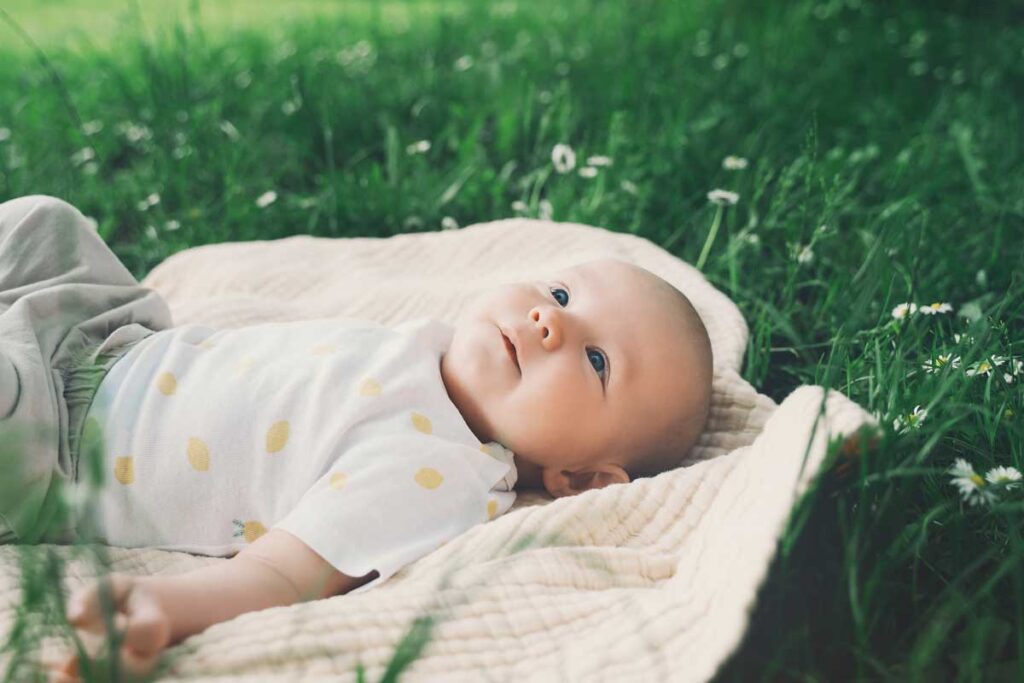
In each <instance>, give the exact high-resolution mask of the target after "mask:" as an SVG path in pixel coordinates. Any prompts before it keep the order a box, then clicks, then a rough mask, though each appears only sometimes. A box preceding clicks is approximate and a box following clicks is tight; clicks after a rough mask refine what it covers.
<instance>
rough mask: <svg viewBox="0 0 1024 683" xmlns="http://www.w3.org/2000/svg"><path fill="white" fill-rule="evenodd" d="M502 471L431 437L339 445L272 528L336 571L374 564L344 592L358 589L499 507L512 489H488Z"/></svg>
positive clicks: (507, 502)
mask: <svg viewBox="0 0 1024 683" xmlns="http://www.w3.org/2000/svg"><path fill="white" fill-rule="evenodd" d="M507 471H508V466H507V465H505V464H504V463H501V462H500V461H497V460H495V459H494V458H492V457H491V456H489V455H487V453H486V452H485V451H483V450H480V449H474V448H472V447H470V446H466V445H462V444H458V443H455V442H452V441H447V440H445V439H440V438H438V437H436V436H431V435H426V434H418V433H417V434H396V435H388V436H380V437H374V438H368V439H365V440H363V441H361V442H359V443H358V444H355V445H353V446H351V447H350V448H347V449H346V450H345V452H344V454H343V455H341V456H340V457H339V458H337V460H335V462H334V464H333V465H332V466H331V468H330V469H329V470H328V471H327V472H326V473H325V474H324V475H323V476H322V477H320V479H318V480H317V481H316V483H315V484H314V485H313V486H312V488H310V490H309V491H307V492H306V493H305V494H304V495H303V497H302V498H300V499H299V501H298V503H297V504H296V506H295V507H294V508H293V509H292V510H291V511H290V512H289V513H288V514H287V515H285V517H284V518H282V519H281V520H280V521H279V522H277V523H276V524H274V525H273V526H274V527H276V528H279V529H284V530H285V531H287V532H289V533H291V534H293V535H294V536H296V537H297V538H299V539H300V540H302V541H303V542H304V543H306V545H308V546H309V547H310V548H311V549H312V550H314V551H315V552H316V553H317V554H319V555H320V556H321V557H323V558H324V559H325V560H326V561H327V562H329V563H330V564H331V565H332V566H333V567H334V568H335V569H337V570H338V571H340V572H341V573H343V574H346V575H348V576H352V577H360V576H364V575H366V574H368V573H370V572H371V571H373V570H377V572H378V573H379V574H380V576H379V577H377V578H375V579H374V580H372V581H370V582H368V583H366V584H364V585H362V586H360V587H359V588H357V589H355V590H353V591H352V593H357V592H362V591H364V590H368V589H370V588H372V587H375V586H377V585H378V584H380V583H383V582H384V581H387V580H388V579H389V578H390V577H391V576H392V575H393V574H394V573H395V572H397V571H398V570H399V569H401V568H402V567H404V566H405V565H407V564H410V563H412V562H414V561H416V560H417V559H419V558H421V557H423V556H424V555H427V554H429V553H431V552H433V551H434V550H436V549H437V548H438V547H440V546H441V545H443V544H444V543H446V542H447V541H449V540H451V539H453V538H455V537H456V536H458V535H459V534H461V533H463V532H465V531H467V530H468V529H470V528H472V527H473V526H476V525H477V524H480V523H481V522H487V521H489V520H490V519H494V518H495V517H497V516H498V515H500V514H502V513H504V512H505V511H507V510H508V509H509V508H510V507H511V506H512V502H513V501H514V499H515V492H514V491H510V492H502V491H495V490H492V487H493V486H494V485H495V483H496V482H498V481H499V480H501V478H502V477H503V476H504V475H505V474H506V473H507Z"/></svg>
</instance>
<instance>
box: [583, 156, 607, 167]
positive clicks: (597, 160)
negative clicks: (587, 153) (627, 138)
mask: <svg viewBox="0 0 1024 683" xmlns="http://www.w3.org/2000/svg"><path fill="white" fill-rule="evenodd" d="M587 165H588V166H611V165H612V160H611V159H610V158H608V157H606V156H600V155H598V156H592V157H589V158H588V159H587Z"/></svg>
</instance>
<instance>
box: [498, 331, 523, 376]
mask: <svg viewBox="0 0 1024 683" xmlns="http://www.w3.org/2000/svg"><path fill="white" fill-rule="evenodd" d="M501 340H502V341H503V342H504V343H505V350H506V351H507V352H508V355H509V357H510V358H511V359H512V362H513V363H515V364H516V370H519V371H520V372H522V369H521V368H520V367H519V356H518V355H517V354H516V347H515V345H514V344H513V343H512V341H511V340H510V339H509V338H508V337H506V336H505V334H504V333H502V335H501Z"/></svg>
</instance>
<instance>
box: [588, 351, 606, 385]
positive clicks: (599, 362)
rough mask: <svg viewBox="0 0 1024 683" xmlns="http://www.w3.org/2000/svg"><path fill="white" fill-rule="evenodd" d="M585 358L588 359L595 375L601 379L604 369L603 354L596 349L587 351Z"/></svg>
mask: <svg viewBox="0 0 1024 683" xmlns="http://www.w3.org/2000/svg"><path fill="white" fill-rule="evenodd" d="M587 357H588V358H589V359H590V364H591V365H593V366H594V369H595V370H597V374H598V375H600V376H601V377H602V378H603V377H604V370H605V367H606V363H605V360H604V354H603V353H601V352H600V351H598V350H596V349H591V350H590V351H587ZM595 360H596V362H595Z"/></svg>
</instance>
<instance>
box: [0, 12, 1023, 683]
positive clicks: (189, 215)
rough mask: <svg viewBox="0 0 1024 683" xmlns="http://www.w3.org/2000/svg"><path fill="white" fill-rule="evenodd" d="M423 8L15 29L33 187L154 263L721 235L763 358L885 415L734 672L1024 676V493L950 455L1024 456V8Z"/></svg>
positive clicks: (684, 245) (801, 542) (728, 285)
mask: <svg viewBox="0 0 1024 683" xmlns="http://www.w3.org/2000/svg"><path fill="white" fill-rule="evenodd" d="M407 6H408V9H409V16H410V18H411V19H410V21H409V22H408V24H405V23H396V22H394V21H391V20H388V19H386V18H381V17H380V16H379V15H378V16H376V17H374V16H370V17H361V18H359V19H358V21H357V20H356V18H347V17H346V16H345V15H344V14H341V15H338V16H332V17H331V18H329V19H325V20H322V21H318V22H310V23H301V22H300V23H296V24H294V25H290V26H287V27H285V28H284V29H280V30H279V32H278V33H276V34H275V33H271V32H264V33H259V32H254V33H239V34H237V35H234V36H233V37H231V38H230V39H221V38H218V39H213V38H211V37H209V36H208V35H207V34H206V33H205V32H204V30H203V26H202V23H201V22H195V21H185V22H182V23H178V24H175V25H173V26H171V27H170V28H169V30H167V31H165V32H162V33H160V32H157V33H156V35H154V36H152V37H143V36H141V35H139V34H135V33H132V32H126V33H125V34H123V36H122V37H121V38H120V39H119V40H118V42H116V43H115V45H114V46H113V48H112V49H109V50H106V49H96V50H94V51H90V50H84V51H81V50H79V51H75V52H69V51H68V52H65V51H61V50H59V49H47V50H45V51H34V50H32V49H29V48H27V47H25V45H26V43H25V42H24V41H21V42H19V38H18V37H17V35H16V33H15V32H14V29H13V28H10V29H4V33H3V34H2V35H3V40H2V47H0V50H3V51H4V54H2V55H0V64H3V65H4V66H0V137H6V138H7V139H5V140H3V141H2V142H0V199H6V198H10V197H14V196H18V195H22V194H31V193H48V194H55V195H58V196H61V197H63V198H65V199H67V200H68V201H71V202H72V203H74V204H75V205H77V206H79V207H80V208H81V209H82V210H83V211H84V212H85V213H86V214H87V215H91V216H94V217H95V218H96V220H97V222H98V229H99V231H100V234H101V235H102V236H103V237H104V238H105V239H106V240H107V241H108V242H109V243H110V244H111V246H112V248H113V249H114V250H115V252H116V253H117V254H118V256H119V257H120V258H121V259H122V260H123V261H124V262H125V264H126V265H127V266H128V268H129V269H130V270H131V271H132V272H133V273H134V274H135V275H136V276H137V277H139V278H141V277H143V276H144V275H145V274H146V273H147V272H148V271H149V270H150V269H151V268H152V267H153V266H155V265H156V264H158V263H159V262H160V261H162V260H163V259H165V258H166V257H168V256H170V255H171V254H173V253H175V252H177V251H179V250H181V249H184V248H187V247H189V246H195V245H200V244H206V243H214V242H223V241H232V240H250V239H274V238H277V237H282V236H285V235H289V234H293V233H296V232H303V233H310V234H316V235H326V236H339V237H342V236H354V235H379V236H386V235H392V234H396V233H400V232H417V231H427V230H438V229H458V226H464V225H468V224H471V223H476V222H480V221H487V220H492V219H497V218H502V217H508V216H512V215H530V216H550V217H552V218H553V219H554V220H564V221H576V222H581V223H588V224H592V225H600V226H605V227H607V228H609V229H612V230H617V231H623V232H631V233H635V234H639V235H642V236H644V237H646V238H647V239H650V240H651V241H653V242H655V243H657V244H661V245H663V246H665V247H666V248H668V249H669V250H670V251H671V252H672V253H674V254H676V255H677V256H679V257H680V258H682V259H684V260H686V261H688V262H691V263H695V262H697V261H698V259H701V253H702V251H704V247H705V246H708V249H707V252H706V254H705V255H704V258H703V259H702V260H703V263H702V265H703V268H704V271H705V273H706V275H707V277H708V278H709V279H710V280H711V282H712V283H714V284H715V285H716V286H717V287H719V288H720V289H722V290H723V291H724V292H726V293H727V294H728V295H729V296H730V297H731V298H732V299H733V300H734V301H736V302H737V304H738V305H739V306H740V308H741V309H742V311H743V312H744V314H745V316H746V318H747V320H748V322H749V324H750V330H751V334H750V340H749V343H748V348H747V355H746V363H745V367H744V376H745V377H746V379H748V380H749V381H751V382H752V383H753V384H754V385H755V386H757V387H758V388H759V389H760V390H761V391H763V392H764V393H766V394H768V395H770V396H772V397H773V398H774V399H776V400H782V399H783V398H784V397H785V396H786V395H787V394H788V393H789V392H790V391H791V390H793V389H794V388H795V387H797V386H799V385H802V384H823V385H826V386H829V387H833V388H835V389H837V390H839V391H842V392H844V393H846V394H847V395H849V396H850V397H851V398H853V399H854V400H855V401H857V402H859V403H860V404H862V405H864V406H865V407H866V408H868V409H869V410H871V411H873V412H875V413H877V414H878V415H879V417H880V418H881V422H882V424H883V426H884V427H885V435H884V438H883V439H882V440H881V442H880V443H879V445H878V448H877V449H875V450H873V451H870V452H869V453H866V454H864V455H863V457H861V458H860V459H859V460H858V461H857V464H856V466H855V467H854V468H853V470H852V471H851V472H850V473H849V474H848V475H847V476H846V477H837V476H835V474H834V473H828V474H825V475H823V477H822V478H821V480H820V481H818V482H817V485H816V486H815V487H814V488H813V492H812V495H811V496H809V497H808V499H807V500H805V501H804V502H803V503H802V504H801V505H800V506H799V507H798V509H797V510H795V511H794V514H793V519H792V522H791V524H790V525H789V528H788V529H787V532H786V535H785V537H784V539H783V540H782V541H781V542H780V549H779V550H780V552H779V554H778V556H777V558H776V561H775V562H774V564H773V566H772V569H771V573H770V576H769V579H768V581H767V583H766V584H765V586H764V587H763V589H762V591H761V593H760V599H759V603H758V607H757V609H756V610H755V612H754V613H753V616H752V624H751V628H750V631H749V632H748V634H747V637H746V638H745V640H744V642H743V644H742V646H741V648H740V649H739V651H738V652H737V653H736V654H735V656H734V657H733V658H732V659H731V660H730V662H729V663H728V664H727V666H726V667H725V668H724V669H723V670H722V671H721V672H720V673H719V677H718V678H719V679H720V680H743V681H746V680H766V679H769V680H775V679H777V678H784V679H801V680H814V681H818V680H821V681H833V680H846V679H853V678H856V679H872V680H875V679H880V680H899V681H903V680H954V679H955V680H1020V679H1022V678H1024V549H1022V545H1021V534H1022V512H1024V496H1022V492H1021V489H1020V488H1017V489H1009V490H1007V489H999V490H997V491H996V494H997V498H996V500H995V502H994V503H992V504H984V505H979V506H973V505H968V504H967V503H966V502H964V500H963V499H962V498H961V497H960V495H959V493H958V490H957V489H956V488H955V487H954V486H952V485H951V478H950V475H949V474H948V473H947V470H948V468H949V467H950V466H951V465H952V464H953V463H954V461H955V460H956V459H957V458H964V459H966V460H968V461H969V462H970V463H972V464H973V466H974V467H975V469H976V470H977V471H978V472H979V473H981V474H984V473H985V472H987V471H989V470H990V469H991V468H993V467H996V466H1013V467H1016V468H1017V469H1018V470H1020V469H1024V452H1022V443H1024V439H1022V435H1024V429H1022V427H1021V424H1022V423H1021V417H1020V416H1021V415H1022V411H1024V405H1022V402H1024V401H1022V399H1024V394H1022V390H1021V384H1022V382H1024V372H1020V371H1018V372H1016V373H1015V371H1014V370H1015V368H1016V365H1015V364H1016V362H1017V361H1018V360H1019V359H1021V358H1022V357H1024V345H1022V343H1021V342H1022V334H1021V332H1022V329H1024V324H1022V314H1021V310H1022V302H1024V282H1022V272H1024V267H1022V266H1024V246H1022V245H1024V192H1022V190H1024V165H1022V155H1021V150H1022V149H1024V140H1022V129H1021V125H1020V122H1021V121H1024V111H1022V109H1024V102H1022V92H1024V59H1022V57H1024V28H1022V27H1021V25H1020V22H1019V16H1020V5H1019V4H1016V3H999V4H996V3H990V4H975V3H967V2H951V1H947V2H940V3H928V2H899V3H889V2H869V1H867V0H846V1H845V2H841V1H837V0H829V1H825V2H811V1H808V0H793V1H792V2H763V3H755V2H740V1H739V0H721V1H711V0H696V1H694V2H687V3H668V2H655V1H653V0H634V1H633V2H629V3H625V2H613V1H611V0H604V1H602V0H569V1H567V2H562V3H550V2H547V3H542V2H519V3H516V4H513V3H482V2H481V3H474V2H460V3H455V2H452V3H447V4H443V5H442V6H441V9H442V10H445V9H451V8H452V7H458V8H459V9H461V10H462V11H461V12H460V13H458V14H455V13H451V12H448V13H445V12H444V11H439V10H437V8H435V7H433V6H431V7H429V8H427V7H424V6H421V5H419V4H417V3H415V2H409V3H407ZM194 16H195V15H194ZM1015 20H1016V21H1015ZM2 129H6V130H7V131H9V132H8V133H7V134H6V135H4V134H3V130H2ZM423 140H426V141H429V146H428V145H427V144H421V145H418V146H417V144H416V143H418V142H419V141H423ZM556 144H567V145H569V146H570V147H571V148H572V149H573V151H574V153H575V156H576V167H575V168H574V169H573V170H572V171H570V172H567V173H561V172H559V170H558V169H557V168H556V167H555V165H554V164H553V163H552V150H553V148H554V146H555V145H556ZM86 150H88V151H86ZM595 155H602V156H607V157H610V158H611V160H612V163H611V165H610V166H595V167H594V168H596V175H594V176H593V177H586V176H584V175H581V174H580V173H579V169H580V168H581V167H582V166H585V165H586V164H587V160H588V158H589V157H591V156H595ZM728 155H737V156H741V157H743V158H745V159H747V160H748V161H749V163H748V165H747V167H746V168H744V169H742V170H727V169H725V168H723V159H724V158H725V157H726V156H728ZM588 173H589V172H588ZM716 188H722V189H726V190H730V191H734V192H736V193H738V194H739V201H738V203H737V204H736V205H735V206H729V207H717V206H715V205H713V204H711V203H710V202H709V201H708V198H707V193H708V192H709V191H711V190H713V189H716ZM258 200H259V201H258ZM719 212H720V213H719ZM716 216H718V220H719V222H718V224H717V226H716V233H717V234H715V235H714V240H709V237H710V232H711V230H710V229H711V227H712V223H713V221H715V220H716ZM904 302H914V303H916V304H918V305H920V306H925V305H928V304H931V303H932V302H949V303H951V305H952V307H953V311H952V312H951V313H940V314H936V315H925V314H923V313H922V312H917V313H915V314H913V315H909V316H907V317H905V318H897V317H894V315H893V314H892V311H893V310H894V309H895V308H896V307H897V306H898V305H899V304H901V303H904ZM940 357H941V358H945V357H948V358H950V360H951V362H949V363H946V364H944V365H942V367H941V369H939V371H937V372H931V371H930V370H931V365H933V364H940V363H941V358H940ZM953 358H958V359H959V360H958V361H953V360H952V359H953ZM986 361H987V362H988V366H986V365H981V364H982V363H985V362H986ZM997 362H998V363H999V364H998V365H996V363H997ZM926 365H927V366H929V367H928V368H926V367H925V366H926ZM954 366H955V367H954ZM986 368H987V369H986ZM968 370H973V372H972V373H971V374H969V373H968ZM915 408H918V409H919V410H918V413H917V414H918V416H920V415H921V414H922V413H921V411H922V410H925V411H927V412H926V414H925V417H924V418H923V419H920V417H917V418H909V417H908V416H909V415H911V414H912V413H913V412H914V410H915ZM894 422H896V423H897V424H896V426H894ZM993 488H997V487H993Z"/></svg>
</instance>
